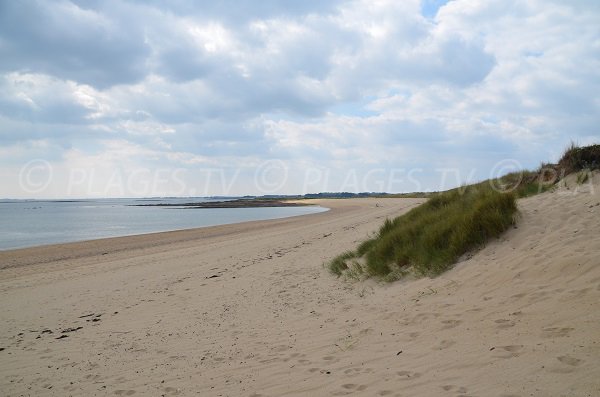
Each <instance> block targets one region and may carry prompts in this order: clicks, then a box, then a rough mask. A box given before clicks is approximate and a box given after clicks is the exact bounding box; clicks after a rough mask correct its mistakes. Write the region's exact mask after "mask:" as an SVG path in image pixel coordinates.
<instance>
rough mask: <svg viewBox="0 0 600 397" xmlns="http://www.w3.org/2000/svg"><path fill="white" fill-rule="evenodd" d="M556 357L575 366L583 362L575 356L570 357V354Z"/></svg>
mask: <svg viewBox="0 0 600 397" xmlns="http://www.w3.org/2000/svg"><path fill="white" fill-rule="evenodd" d="M556 359H557V360H558V361H560V362H561V363H563V364H567V365H571V366H573V367H576V366H578V365H579V364H581V363H582V362H583V360H580V359H578V358H575V357H569V356H560V357H556Z"/></svg>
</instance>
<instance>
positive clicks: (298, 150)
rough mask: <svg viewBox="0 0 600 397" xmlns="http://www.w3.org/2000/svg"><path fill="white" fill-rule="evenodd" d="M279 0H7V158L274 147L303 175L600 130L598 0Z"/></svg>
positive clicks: (248, 163)
mask: <svg viewBox="0 0 600 397" xmlns="http://www.w3.org/2000/svg"><path fill="white" fill-rule="evenodd" d="M286 4H287V5H286V6H285V7H284V6H282V3H280V2H271V1H265V2H236V6H233V5H231V4H229V5H227V3H225V2H215V3H214V4H212V3H211V4H202V5H197V4H191V3H180V2H167V3H163V2H160V1H155V2H136V1H131V2H109V3H88V2H68V1H61V2H57V3H54V4H53V5H52V6H50V5H48V4H45V3H34V2H19V3H2V5H0V43H1V45H0V59H1V60H0V88H1V89H0V142H2V147H11V148H12V149H11V150H12V151H11V153H17V154H13V155H11V156H10V159H9V157H3V158H2V160H0V161H2V162H5V163H6V166H8V165H9V164H10V166H11V167H13V166H14V164H16V163H19V162H20V163H21V164H25V163H27V162H28V161H29V160H30V159H32V158H34V157H33V156H35V158H40V156H42V157H47V158H48V159H49V161H51V162H52V163H53V164H57V165H58V164H61V165H60V166H61V167H63V168H64V169H65V170H68V168H69V167H76V165H75V164H79V165H80V163H82V162H87V163H89V164H91V165H93V164H98V162H100V161H102V160H107V158H106V157H103V156H108V157H110V158H113V159H114V161H112V162H107V163H106V164H110V166H114V167H118V166H119V165H118V164H119V163H120V162H127V163H131V164H130V168H132V169H134V168H135V167H167V168H168V167H184V168H185V169H188V170H193V169H196V168H194V167H209V166H210V167H217V168H218V167H224V168H226V169H228V170H231V169H233V168H235V167H241V169H243V172H241V174H240V175H246V176H247V177H248V178H250V179H251V175H252V172H253V167H256V166H258V165H260V164H261V163H262V162H263V161H264V160H267V159H271V158H274V159H281V160H283V161H284V162H287V163H286V164H288V168H290V173H289V174H290V175H291V176H293V175H296V176H295V178H299V180H297V181H290V183H289V184H287V185H285V186H284V187H283V188H282V189H287V190H285V192H287V193H295V192H296V191H295V190H294V189H295V188H294V186H299V184H300V185H301V180H302V178H303V177H302V175H301V174H302V170H303V169H306V168H307V164H310V165H311V166H314V167H317V168H319V167H320V168H319V169H321V168H326V167H330V169H331V173H332V174H335V175H332V176H331V180H336V181H338V183H337V185H340V184H342V183H341V182H340V181H342V182H343V181H344V180H345V177H346V174H345V173H347V171H348V170H349V169H354V170H357V172H358V173H359V174H360V173H362V174H367V173H368V171H369V170H373V169H378V167H383V168H384V169H388V170H389V169H393V168H394V167H396V168H397V167H424V168H425V171H424V172H423V174H422V175H421V178H422V179H423V180H428V181H433V180H434V179H435V168H436V167H448V166H455V167H457V168H460V169H462V170H464V171H466V170H467V169H470V168H476V169H477V175H478V176H479V177H485V176H487V175H486V173H487V172H488V171H489V169H490V168H491V167H492V166H493V164H494V162H496V161H498V160H500V159H502V158H509V157H510V158H516V159H518V160H519V161H521V162H522V163H523V164H524V165H525V166H535V165H537V164H538V163H539V161H541V160H549V157H552V156H556V155H557V154H558V152H560V150H561V149H562V147H563V146H564V145H565V144H566V143H567V142H568V141H569V140H571V139H574V140H577V141H579V142H581V143H589V142H592V141H594V140H597V139H598V136H599V135H600V134H599V133H598V130H597V126H598V125H599V121H600V97H599V94H598V93H599V92H600V79H599V73H600V72H598V71H599V70H600V41H599V40H598V37H600V28H599V26H600V25H598V23H597V21H598V18H599V17H600V7H597V6H595V5H593V4H592V5H590V4H587V2H583V1H579V2H569V3H564V2H548V1H530V2H519V1H501V0H497V1H473V0H469V1H466V0H453V1H450V2H448V3H447V4H445V5H443V6H442V7H440V8H439V10H438V12H437V14H436V15H435V16H434V17H431V16H427V17H424V16H423V15H421V9H422V4H421V2H419V1H417V0H413V1H402V2H397V1H383V0H382V1H366V0H365V1H363V0H357V1H345V2H320V1H315V2H298V3H294V4H288V3H286ZM40 142H45V143H46V146H45V147H46V149H45V151H46V152H45V153H42V154H40V149H39V148H40V146H39V144H40ZM107 142H113V144H110V145H109V144H108V143H107ZM36 145H37V146H36ZM119 147H121V148H122V149H123V150H120V149H119ZM134 149H135V150H134ZM73 153H85V155H81V156H80V157H79V160H78V162H77V163H74V162H73V161H72V160H73V158H72V156H73ZM111 156H116V157H111ZM116 159H120V160H118V161H117V160H116ZM550 160H552V158H550ZM61 161H62V162H61ZM79 165H77V166H79ZM11 169H13V168H11ZM14 172H16V171H14V169H13V173H14ZM190 175H193V172H192V173H191V174H190ZM238 182H239V181H238ZM186 183H188V184H191V185H193V184H194V183H195V182H194V180H193V177H190V178H189V180H186ZM432 183H433V182H432ZM337 185H336V186H337ZM433 185H434V183H433ZM433 185H432V186H433ZM236 186H239V187H240V189H242V187H243V188H245V189H248V191H247V192H243V191H240V192H239V193H253V191H252V189H253V188H252V183H246V182H245V183H242V182H239V184H238V185H236ZM406 186H407V187H406V188H407V189H409V188H410V187H408V186H409V185H406ZM11 189H13V190H5V191H3V192H2V194H4V195H7V196H10V195H19V194H21V193H22V192H20V191H19V188H18V187H17V186H16V185H13V187H12V188H11ZM324 189H326V187H324ZM334 189H335V186H332V187H331V190H334ZM55 190H56V193H57V195H60V194H59V193H60V189H58V188H56V189H55ZM204 190H206V189H204ZM204 190H203V191H204ZM208 193H209V194H210V192H208Z"/></svg>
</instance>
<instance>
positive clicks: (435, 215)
mask: <svg viewBox="0 0 600 397" xmlns="http://www.w3.org/2000/svg"><path fill="white" fill-rule="evenodd" d="M515 197H516V196H515V195H514V194H513V193H503V192H500V191H498V190H497V189H493V188H492V187H491V186H490V185H489V184H486V183H480V184H477V185H470V186H463V187H461V188H457V189H453V190H450V191H447V192H443V193H436V194H434V195H432V196H431V198H430V199H429V200H428V201H427V202H425V203H424V204H422V205H420V206H419V207H417V208H414V209H412V210H411V211H409V212H408V213H406V214H404V215H402V216H399V217H397V218H395V219H393V220H390V219H387V220H386V221H385V222H384V224H383V225H382V226H381V228H380V229H379V232H378V233H377V234H376V235H375V236H374V237H373V238H370V239H368V240H366V241H364V242H363V243H362V244H360V245H359V246H358V248H357V249H356V250H355V251H348V252H345V253H343V254H342V255H340V256H338V257H336V258H334V259H333V260H332V261H331V262H329V264H328V266H329V269H330V271H331V272H332V273H334V274H337V275H342V274H343V273H346V272H349V273H350V275H357V274H358V275H366V276H375V277H380V278H384V279H388V280H390V279H392V280H393V279H396V278H398V277H401V276H402V275H403V274H404V272H405V271H406V270H407V269H408V268H409V267H410V268H411V269H412V270H415V271H417V272H418V273H420V274H422V275H435V274H439V273H441V272H443V271H444V270H446V269H447V268H448V267H449V266H450V265H452V264H453V263H455V262H456V260H457V259H458V258H459V257H460V256H461V255H463V254H465V253H466V252H467V251H469V250H470V249H473V248H475V247H477V246H480V245H482V244H483V243H485V242H486V241H487V240H488V239H490V238H492V237H497V236H499V235H500V234H501V233H502V232H504V231H505V230H506V229H507V228H508V227H509V226H510V225H512V224H513V223H514V216H515V214H516V212H517V206H516V199H515ZM357 266H359V267H360V268H361V269H360V270H359V269H357Z"/></svg>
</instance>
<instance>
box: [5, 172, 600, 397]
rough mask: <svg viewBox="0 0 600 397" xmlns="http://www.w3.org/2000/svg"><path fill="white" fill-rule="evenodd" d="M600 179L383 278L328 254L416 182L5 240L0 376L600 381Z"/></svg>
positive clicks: (228, 388)
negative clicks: (149, 229)
mask: <svg viewBox="0 0 600 397" xmlns="http://www.w3.org/2000/svg"><path fill="white" fill-rule="evenodd" d="M598 179H599V178H598V175H596V177H595V181H596V183H597V185H596V186H594V188H595V192H594V194H592V193H591V192H590V191H589V189H590V188H591V186H590V185H585V186H583V187H579V188H578V190H579V191H578V192H576V193H574V190H576V189H574V188H573V187H572V188H571V189H570V190H566V189H561V190H560V191H557V192H553V193H546V194H542V195H540V196H537V197H532V198H529V199H525V200H521V201H520V203H519V207H520V210H521V212H522V217H521V219H520V220H519V223H518V227H517V228H515V229H511V230H510V231H509V232H508V233H506V234H505V235H504V236H503V237H502V238H501V239H499V240H497V241H494V242H492V243H490V244H489V245H488V246H487V247H485V248H484V249H482V250H480V251H479V252H477V253H475V254H474V255H473V256H472V257H471V258H470V259H467V260H464V261H462V262H460V263H459V264H458V265H457V266H456V267H455V268H453V269H452V270H450V271H448V272H446V273H445V274H443V275H442V276H440V277H438V278H435V279H428V278H425V279H419V280H405V281H401V282H397V283H393V284H389V285H380V284H377V283H376V282H374V281H367V282H358V283H348V282H343V281H342V280H340V279H336V278H335V277H333V276H331V275H330V274H328V273H327V271H326V270H325V269H324V268H323V267H322V263H323V262H324V261H326V260H328V259H331V258H332V257H333V256H335V255H336V254H338V253H340V252H342V251H344V250H346V249H351V248H354V247H355V245H356V243H357V242H358V241H361V240H362V239H364V238H365V237H366V236H367V235H368V234H369V233H372V232H374V231H375V230H376V229H377V228H378V226H379V225H380V224H381V222H382V221H383V220H384V218H385V217H388V216H395V215H397V214H399V213H401V212H403V211H406V210H407V209H409V208H411V207H413V206H414V205H417V203H419V202H420V200H415V199H378V200H375V199H354V200H329V201H328V200H324V201H321V202H320V203H321V204H322V205H324V206H327V207H330V208H331V211H329V212H326V213H321V214H315V215H307V216H302V217H296V218H288V219H283V220H274V221H266V222H250V223H244V224H239V225H228V226H220V227H214V228H207V229H199V230H192V231H183V232H171V233H159V234H153V235H145V236H135V237H125V238H117V239H107V240H98V241H93V242H87V243H75V244H65V245H59V246H50V247H42V248H32V249H25V250H18V251H11V252H0V267H3V268H4V269H2V270H0V298H1V301H0V302H1V303H0V315H1V319H2V323H1V325H0V348H4V350H2V351H0V394H2V395H5V396H17V395H57V396H67V395H85V396H90V395H126V396H127V395H151V396H160V395H186V396H187V395H200V396H259V395H260V396H284V395H285V396H288V395H309V396H329V395H346V394H354V395H364V396H378V395H379V396H386V395H387V396H437V395H449V396H457V395H471V396H531V395H533V396H597V395H600V204H599V203H600V194H599V192H600V184H598ZM376 203H377V204H379V206H376ZM80 327H81V328H80ZM61 336H67V337H63V338H61V339H58V338H59V337H61Z"/></svg>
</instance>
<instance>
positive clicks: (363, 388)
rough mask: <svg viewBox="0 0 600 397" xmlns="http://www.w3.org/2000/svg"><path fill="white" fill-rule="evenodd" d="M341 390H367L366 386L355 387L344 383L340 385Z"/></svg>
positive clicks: (352, 384)
mask: <svg viewBox="0 0 600 397" xmlns="http://www.w3.org/2000/svg"><path fill="white" fill-rule="evenodd" d="M342 388H344V389H346V390H356V391H363V390H365V389H366V388H367V385H355V384H354V383H346V384H344V385H342Z"/></svg>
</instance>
